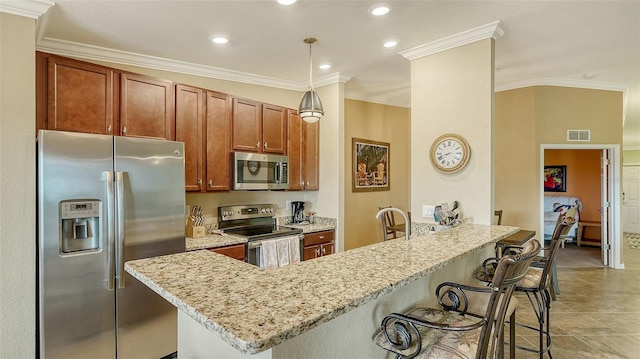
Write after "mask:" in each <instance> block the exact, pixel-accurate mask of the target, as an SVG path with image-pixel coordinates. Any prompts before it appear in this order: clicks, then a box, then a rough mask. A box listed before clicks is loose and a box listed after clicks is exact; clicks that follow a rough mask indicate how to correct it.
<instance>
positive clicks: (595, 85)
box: [494, 78, 629, 94]
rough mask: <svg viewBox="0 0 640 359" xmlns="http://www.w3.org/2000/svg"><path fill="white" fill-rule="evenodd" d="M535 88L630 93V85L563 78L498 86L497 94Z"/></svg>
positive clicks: (496, 88)
mask: <svg viewBox="0 0 640 359" xmlns="http://www.w3.org/2000/svg"><path fill="white" fill-rule="evenodd" d="M533 86H560V87H576V88H583V89H591V90H606V91H620V92H623V93H624V94H626V93H627V92H628V91H629V85H627V84H619V83H612V82H597V81H591V80H571V79H561V78H541V79H533V80H526V81H519V82H512V83H508V84H502V85H496V86H495V89H494V90H495V92H501V91H507V90H515V89H519V88H523V87H533Z"/></svg>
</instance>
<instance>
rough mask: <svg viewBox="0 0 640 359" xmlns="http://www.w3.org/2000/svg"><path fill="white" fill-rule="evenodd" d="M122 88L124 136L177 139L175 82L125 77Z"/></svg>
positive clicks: (121, 132) (121, 113)
mask: <svg viewBox="0 0 640 359" xmlns="http://www.w3.org/2000/svg"><path fill="white" fill-rule="evenodd" d="M120 87H121V89H120V92H121V94H120V95H121V99H120V124H121V125H120V135H121V136H136V137H152V138H161V139H167V140H174V139H175V131H174V128H175V122H174V120H173V118H174V117H173V111H172V110H173V100H172V99H173V92H172V91H173V86H172V83H171V81H166V80H160V79H156V78H152V77H148V76H143V75H136V74H124V73H123V74H122V75H121V79H120Z"/></svg>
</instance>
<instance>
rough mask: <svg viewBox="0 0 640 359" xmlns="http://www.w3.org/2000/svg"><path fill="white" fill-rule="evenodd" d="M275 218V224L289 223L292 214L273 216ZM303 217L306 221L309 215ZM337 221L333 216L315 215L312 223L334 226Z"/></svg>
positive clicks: (291, 219) (283, 224) (290, 222)
mask: <svg viewBox="0 0 640 359" xmlns="http://www.w3.org/2000/svg"><path fill="white" fill-rule="evenodd" d="M275 219H276V224H277V225H278V226H286V225H290V224H292V222H293V217H292V216H281V217H275ZM305 219H306V220H307V221H308V220H309V216H306V217H305ZM337 223H338V221H337V220H336V219H335V218H328V217H318V216H316V219H315V221H314V224H319V225H322V226H333V227H335V226H336V224H337Z"/></svg>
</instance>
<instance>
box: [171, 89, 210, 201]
mask: <svg viewBox="0 0 640 359" xmlns="http://www.w3.org/2000/svg"><path fill="white" fill-rule="evenodd" d="M175 94H176V102H175V108H176V115H175V118H176V141H180V142H184V184H185V189H186V190H187V191H197V192H200V191H202V190H204V183H203V181H204V168H205V165H204V160H205V157H206V156H205V155H206V153H204V145H203V142H204V140H205V139H204V137H205V136H204V133H205V130H204V129H205V127H204V114H203V112H204V111H203V110H204V105H203V102H204V100H203V99H204V95H203V94H204V91H203V90H202V89H199V88H196V87H191V86H185V85H176V89H175Z"/></svg>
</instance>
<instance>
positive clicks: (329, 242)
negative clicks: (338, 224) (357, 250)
mask: <svg viewBox="0 0 640 359" xmlns="http://www.w3.org/2000/svg"><path fill="white" fill-rule="evenodd" d="M334 239H335V231H333V230H331V231H322V232H313V233H305V235H304V251H303V252H304V254H303V257H304V260H305V261H306V260H309V259H314V258H318V257H322V256H326V255H329V254H333V253H334Z"/></svg>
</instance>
